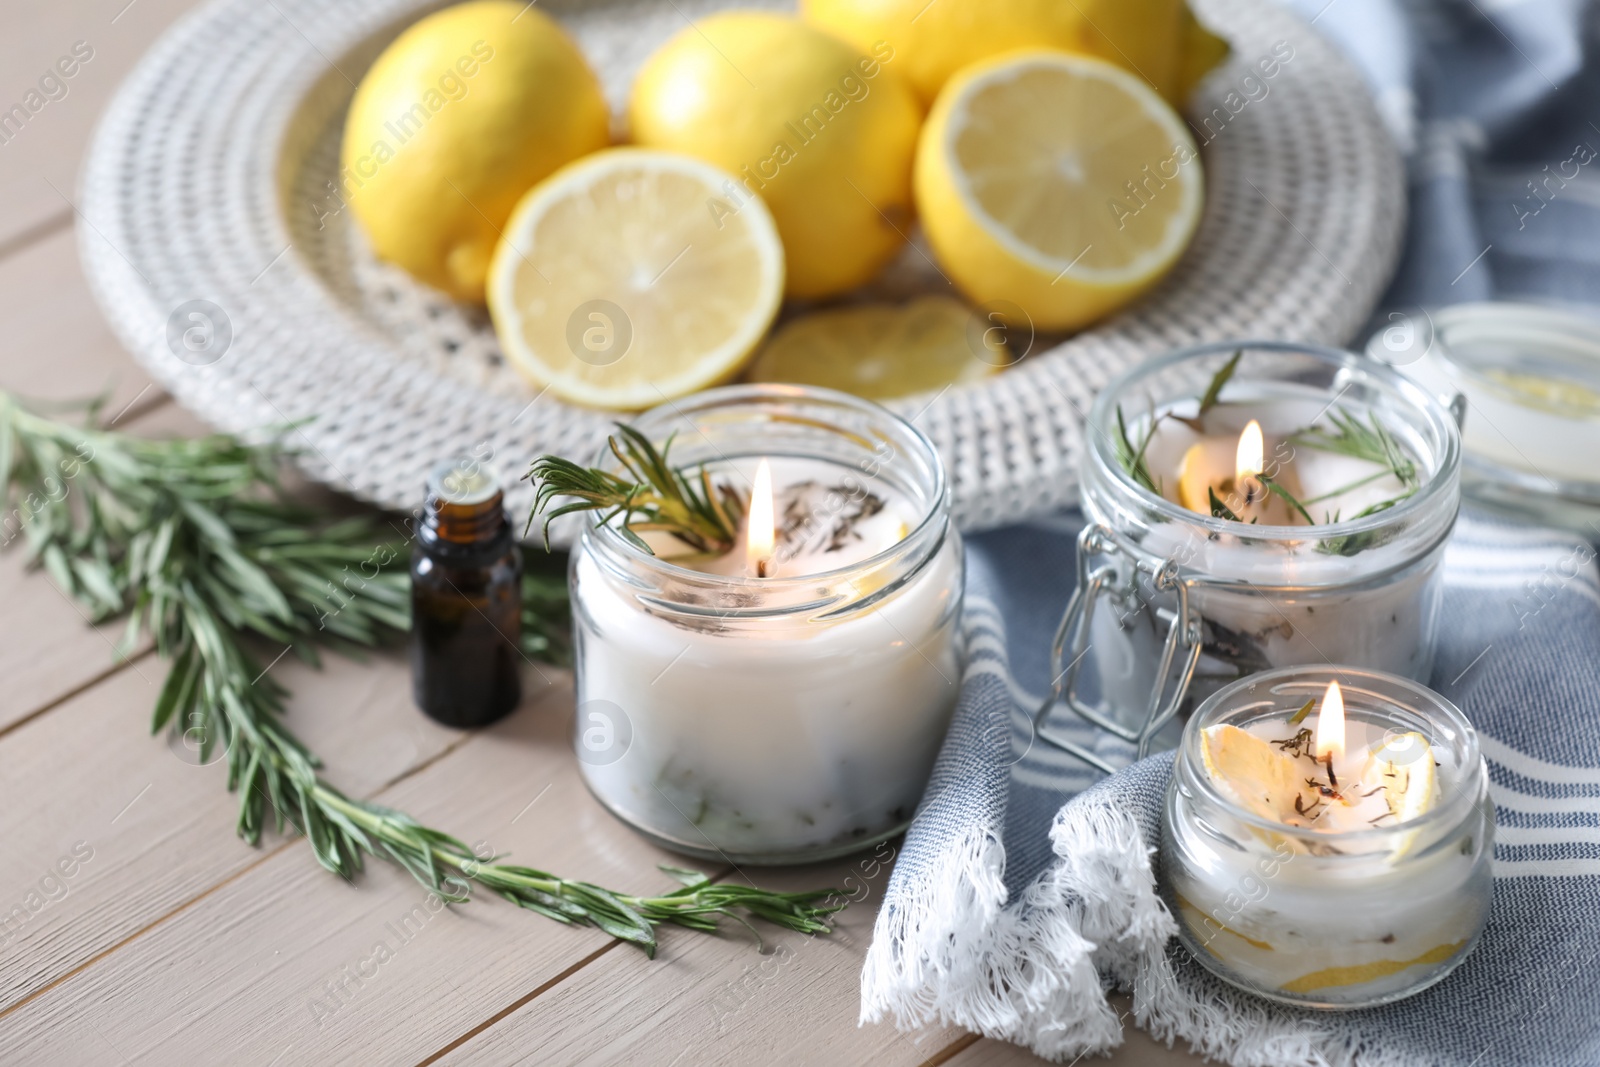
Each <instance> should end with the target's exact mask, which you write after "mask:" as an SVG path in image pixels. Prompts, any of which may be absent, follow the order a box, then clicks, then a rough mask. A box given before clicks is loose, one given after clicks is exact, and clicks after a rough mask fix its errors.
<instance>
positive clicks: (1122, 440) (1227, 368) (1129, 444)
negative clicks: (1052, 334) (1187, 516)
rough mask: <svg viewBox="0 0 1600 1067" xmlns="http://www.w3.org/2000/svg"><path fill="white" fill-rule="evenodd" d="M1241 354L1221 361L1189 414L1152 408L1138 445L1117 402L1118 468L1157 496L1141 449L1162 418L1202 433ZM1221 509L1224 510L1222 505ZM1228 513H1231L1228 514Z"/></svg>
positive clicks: (1158, 488)
mask: <svg viewBox="0 0 1600 1067" xmlns="http://www.w3.org/2000/svg"><path fill="white" fill-rule="evenodd" d="M1243 356H1244V349H1242V348H1241V349H1239V350H1237V351H1236V352H1234V354H1233V355H1232V357H1230V358H1229V360H1228V362H1226V363H1224V364H1223V365H1222V367H1221V368H1220V369H1218V371H1217V373H1215V374H1213V375H1212V376H1211V381H1210V382H1209V383H1208V384H1207V385H1206V391H1205V392H1204V393H1203V394H1202V395H1201V397H1200V403H1199V406H1198V407H1197V408H1196V409H1195V413H1194V414H1193V415H1174V414H1173V413H1172V412H1170V411H1163V412H1162V413H1161V414H1159V415H1157V414H1156V413H1155V411H1154V410H1152V411H1151V412H1150V416H1149V418H1148V419H1147V420H1146V423H1145V431H1144V436H1143V437H1142V438H1141V439H1140V440H1139V443H1138V445H1135V444H1134V443H1133V439H1132V438H1131V437H1130V436H1129V435H1128V424H1127V421H1126V420H1125V419H1124V418H1123V416H1122V405H1120V404H1119V405H1117V439H1116V440H1115V441H1114V442H1112V443H1113V444H1114V445H1115V446H1116V449H1117V461H1118V462H1119V463H1121V464H1122V469H1123V470H1124V471H1126V472H1127V474H1128V477H1130V478H1132V479H1133V480H1134V481H1135V482H1137V483H1139V484H1140V485H1142V486H1144V487H1145V488H1146V489H1148V490H1150V491H1151V492H1152V493H1154V494H1156V495H1157V496H1161V495H1163V494H1162V492H1161V482H1160V480H1159V479H1157V478H1156V477H1154V476H1153V475H1152V474H1151V473H1150V465H1149V464H1148V463H1146V462H1145V452H1146V451H1148V450H1149V448H1150V442H1151V441H1152V440H1154V439H1155V436H1156V429H1157V427H1159V426H1160V425H1161V420H1162V419H1173V420H1175V421H1177V422H1181V423H1183V424H1184V425H1185V426H1187V427H1189V429H1191V430H1193V431H1194V432H1195V433H1205V416H1206V413H1207V412H1209V411H1210V410H1211V409H1212V408H1214V407H1216V406H1217V404H1218V402H1219V401H1220V400H1221V399H1222V388H1223V386H1225V385H1227V384H1228V380H1229V379H1230V378H1232V377H1233V372H1234V371H1236V370H1238V369H1239V360H1240V359H1241V358H1243ZM1224 510H1227V509H1226V508H1224ZM1211 513H1212V516H1213V517H1216V518H1221V517H1222V516H1219V515H1218V514H1217V511H1216V508H1215V507H1213V508H1212V511H1211ZM1229 514H1230V515H1231V514H1232V513H1231V512H1230V513H1229Z"/></svg>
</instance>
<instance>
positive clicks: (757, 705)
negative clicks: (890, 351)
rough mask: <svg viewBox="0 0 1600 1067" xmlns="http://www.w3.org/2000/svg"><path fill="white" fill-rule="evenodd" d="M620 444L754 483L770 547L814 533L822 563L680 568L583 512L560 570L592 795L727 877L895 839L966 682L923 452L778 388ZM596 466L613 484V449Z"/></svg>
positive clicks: (738, 389) (682, 406) (837, 398)
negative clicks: (722, 867)
mask: <svg viewBox="0 0 1600 1067" xmlns="http://www.w3.org/2000/svg"><path fill="white" fill-rule="evenodd" d="M633 426H634V428H635V429H637V430H638V431H639V432H640V433H642V434H643V435H645V436H646V437H647V438H649V439H650V440H651V441H652V442H653V443H654V444H655V445H656V446H657V447H658V448H659V447H662V446H663V445H664V444H665V443H666V442H667V441H668V440H670V441H671V442H672V444H671V449H670V453H669V456H670V464H671V465H672V466H675V467H681V468H683V469H685V470H687V471H689V472H690V473H691V476H692V477H695V478H698V477H699V468H700V467H701V466H702V465H704V467H705V469H706V472H707V473H708V474H709V475H710V477H711V479H712V481H713V482H722V481H725V482H729V483H731V484H732V485H733V486H734V487H735V488H736V489H737V490H738V491H739V492H740V493H745V492H748V493H749V494H750V497H751V499H752V501H753V500H754V498H755V496H756V495H757V493H758V491H759V490H758V487H757V486H755V485H754V484H753V483H754V482H759V481H760V480H761V479H762V478H763V477H765V476H766V475H764V474H760V473H757V465H758V464H760V465H764V466H766V467H767V469H768V471H769V472H770V476H771V491H772V493H773V495H774V497H775V502H776V511H775V519H774V520H769V528H771V526H772V524H773V522H775V523H776V525H777V526H778V528H779V533H780V534H784V533H786V532H788V531H789V530H790V528H791V526H793V525H795V524H800V525H807V524H809V525H808V526H807V530H808V531H809V532H807V531H802V534H804V537H802V536H801V535H795V536H796V539H797V540H802V539H807V538H808V539H809V541H810V543H812V544H813V545H814V546H818V547H817V550H816V551H815V552H813V553H811V554H805V555H798V556H795V557H793V558H789V559H785V558H784V556H783V554H782V552H781V551H780V552H779V554H778V555H777V557H776V559H775V562H774V563H773V565H772V566H771V568H770V569H769V568H768V567H767V566H766V564H765V563H763V565H762V566H761V568H760V569H759V570H745V569H743V568H742V566H741V565H740V559H739V558H738V557H733V556H730V557H729V559H728V560H724V561H713V562H711V563H704V562H702V563H695V564H686V563H684V562H683V561H681V560H678V561H675V560H673V559H670V558H663V557H662V556H656V555H652V554H650V553H649V552H647V551H645V550H643V549H642V548H640V547H639V546H638V545H637V544H635V543H633V542H632V541H631V540H630V539H628V538H625V537H624V536H623V535H622V534H621V532H619V530H618V529H617V528H616V526H615V522H616V520H615V519H613V520H612V522H602V521H600V518H599V516H597V515H596V514H595V513H590V520H589V524H588V526H587V527H586V528H585V529H584V530H583V533H582V537H581V539H580V541H579V544H578V546H577V548H576V549H575V550H574V552H573V554H572V564H571V571H570V584H571V591H572V606H573V617H574V633H575V644H576V647H575V664H576V672H577V688H578V692H577V700H578V706H577V723H576V731H575V738H574V743H575V746H576V749H577V755H578V759H579V763H580V767H581V769H582V773H583V776H584V779H585V781H586V782H587V783H588V785H589V788H590V790H591V791H592V792H593V793H594V795H595V796H596V797H597V798H598V799H599V800H600V802H601V803H602V804H604V805H605V806H606V807H607V808H609V809H610V810H611V811H612V812H613V813H614V814H616V815H617V816H618V817H620V818H621V819H622V820H623V821H625V822H627V823H629V824H630V825H632V826H633V827H635V828H636V829H638V830H639V831H641V832H643V833H644V834H645V835H647V836H648V837H650V838H652V839H654V840H655V841H656V842H658V843H659V844H661V845H663V846H665V847H667V848H671V849H673V850H675V851H679V852H684V853H688V854H691V855H695V856H700V857H704V858H707V859H713V860H719V861H733V862H737V863H780V862H802V861H811V860H817V859H823V858H826V857H829V856H835V855H840V854H843V853H846V852H850V851H854V850H855V849H857V848H860V847H863V846H867V845H870V844H873V843H876V842H877V841H880V840H882V839H884V838H886V837H889V836H892V835H893V834H896V833H898V832H900V831H901V830H902V829H903V828H904V827H905V825H906V824H907V823H908V822H909V821H910V818H911V814H912V811H913V809H914V808H915V807H916V804H917V801H918V799H919V798H920V797H921V794H922V790H923V787H924V785H925V784H926V783H927V779H928V775H929V773H930V771H931V769H932V766H933V760H934V757H935V755H936V754H937V751H938V748H939V744H940V742H941V740H942V739H943V737H944V733H945V728H946V727H947V725H948V724H949V720H950V715H951V713H952V712H953V710H954V708H955V703H956V697H957V694H958V690H959V684H960V656H959V648H958V643H957V636H958V635H957V624H958V617H959V614H960V608H961V595H962V578H963V560H962V551H961V539H960V536H959V535H958V534H957V532H956V530H955V528H954V527H953V526H952V525H951V523H950V502H949V494H948V488H947V486H946V482H945V474H944V469H943V467H942V465H941V464H940V461H939V458H938V455H937V453H936V452H935V451H934V448H933V446H932V444H931V443H930V442H929V441H928V439H927V438H926V437H925V436H923V434H921V433H920V432H919V431H918V430H916V429H915V428H914V427H913V426H911V425H910V424H909V423H907V422H906V421H904V420H903V419H901V418H899V417H898V416H896V415H894V414H892V413H890V412H889V411H887V410H885V409H883V408H881V407H879V406H877V405H876V404H872V403H870V402H867V401H864V400H860V399H857V398H855V397H850V396H846V395H845V394H842V393H835V392H833V391H831V390H823V389H813V388H804V387H798V386H787V385H759V386H734V387H728V388H723V389H714V390H711V391H709V392H705V393H702V394H698V395H696V396H695V397H693V398H690V399H688V400H684V401H679V402H676V403H673V404H668V405H665V406H663V407H660V408H657V409H655V410H653V411H650V412H647V413H646V414H644V415H643V416H641V417H640V418H639V419H638V420H637V421H636V422H635V423H634V424H633ZM596 465H597V466H602V467H607V468H608V469H611V470H614V471H616V470H618V469H619V468H618V463H617V460H616V458H615V456H613V455H612V454H611V453H610V452H609V451H607V452H605V453H603V454H602V455H601V456H600V457H599V459H598V460H597V463H596ZM753 507H754V505H753V503H752V508H753ZM851 516H855V517H857V519H859V518H860V517H861V516H867V518H868V519H869V520H870V521H871V522H872V523H874V524H875V526H874V527H873V528H874V529H875V530H877V534H876V535H874V536H875V537H876V538H877V540H873V541H862V540H861V538H860V534H859V531H856V532H852V529H853V527H852V526H851V522H848V521H845V520H846V519H849V517H851ZM886 519H887V520H889V521H888V523H887V524H886V523H885V520H886ZM750 521H751V525H752V528H753V523H754V520H753V519H752V520H750ZM863 521H864V520H863ZM886 530H887V531H888V532H887V534H885V531H886ZM819 531H820V536H811V534H814V533H817V532H819Z"/></svg>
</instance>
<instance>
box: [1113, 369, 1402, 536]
mask: <svg viewBox="0 0 1600 1067" xmlns="http://www.w3.org/2000/svg"><path fill="white" fill-rule="evenodd" d="M1197 407H1198V405H1197V404H1195V403H1194V402H1193V401H1189V402H1185V403H1183V404H1175V405H1173V406H1172V408H1171V409H1170V410H1172V411H1173V412H1175V413H1176V414H1179V415H1190V414H1192V413H1193V412H1194V411H1195V410H1196V409H1197ZM1326 411H1327V405H1326V403H1325V402H1321V401H1320V399H1319V398H1311V397H1292V398H1275V399H1271V400H1260V401H1253V402H1248V403H1222V404H1218V405H1217V406H1216V407H1214V408H1212V409H1211V410H1210V411H1208V412H1206V415H1205V418H1204V420H1203V426H1204V429H1205V432H1204V433H1196V432H1195V431H1194V430H1193V429H1191V428H1190V427H1189V426H1188V425H1187V424H1185V423H1182V422H1178V421H1177V420H1176V419H1162V420H1161V421H1160V423H1159V424H1158V425H1157V427H1156V432H1155V436H1154V437H1152V438H1151V440H1150V445H1149V447H1148V448H1147V449H1146V451H1145V462H1146V465H1147V466H1148V467H1149V469H1150V472H1151V474H1153V475H1154V476H1155V477H1156V478H1157V479H1158V482H1157V484H1158V485H1159V486H1160V487H1161V493H1162V495H1163V496H1165V497H1166V498H1167V499H1168V500H1171V501H1172V502H1173V503H1178V504H1181V503H1182V502H1181V501H1180V500H1179V499H1178V481H1179V474H1180V472H1181V471H1182V470H1183V459H1184V456H1185V455H1187V454H1188V451H1189V449H1190V448H1191V447H1192V446H1193V445H1195V444H1198V443H1199V442H1201V441H1202V440H1205V439H1207V438H1219V439H1221V440H1223V441H1226V442H1232V443H1233V445H1234V447H1235V448H1237V443H1238V440H1239V435H1240V433H1242V432H1243V430H1244V428H1245V426H1246V425H1247V424H1248V423H1249V422H1250V421H1251V420H1252V419H1254V420H1256V421H1257V422H1259V423H1260V424H1261V429H1262V432H1263V434H1264V436H1265V438H1266V448H1265V456H1264V458H1265V467H1264V469H1265V470H1266V472H1267V473H1268V474H1269V475H1271V476H1273V477H1275V478H1277V479H1279V480H1281V481H1282V482H1283V483H1284V484H1285V487H1289V488H1290V491H1291V492H1293V493H1294V495H1295V496H1296V498H1297V499H1299V500H1300V501H1301V503H1304V504H1305V505H1306V510H1307V511H1309V512H1310V513H1311V516H1312V518H1314V519H1315V520H1316V521H1317V522H1318V523H1327V522H1335V521H1340V520H1344V519H1349V518H1351V517H1352V516H1354V515H1356V514H1359V513H1360V512H1361V511H1362V510H1363V509H1365V508H1368V507H1370V506H1372V505H1373V504H1377V503H1380V502H1382V501H1385V500H1392V499H1394V498H1395V497H1397V496H1399V495H1401V494H1402V493H1404V492H1405V486H1404V485H1402V484H1401V482H1400V480H1399V479H1398V478H1396V477H1395V476H1394V475H1393V473H1391V472H1389V471H1388V468H1386V467H1383V466H1380V465H1378V464H1376V463H1370V462H1368V461H1366V460H1364V459H1358V458H1356V457H1353V456H1346V455H1341V454H1339V453H1336V452H1325V451H1322V450H1320V449H1316V448H1312V447H1311V446H1309V445H1306V444H1296V443H1294V442H1293V441H1291V440H1290V437H1291V435H1293V434H1295V433H1296V432H1298V431H1301V430H1304V429H1306V428H1307V427H1308V426H1313V425H1315V426H1317V427H1319V428H1321V429H1325V430H1332V429H1333V427H1332V425H1331V424H1330V423H1329V422H1328V421H1327V415H1326ZM1319 416H1320V418H1319ZM1137 433H1138V434H1142V433H1143V428H1142V426H1141V427H1140V428H1139V429H1138V431H1137ZM1224 451H1227V450H1224ZM1229 454H1231V452H1230V453H1229ZM1224 473H1225V474H1227V475H1229V476H1231V475H1232V473H1233V472H1232V471H1231V470H1230V471H1225V472H1224ZM1369 479H1370V480H1369ZM1218 495H1219V496H1222V495H1223V494H1220V493H1219V494H1218ZM1272 512H1273V514H1274V515H1283V516H1286V517H1287V518H1286V521H1285V520H1283V519H1274V520H1273V521H1278V522H1280V523H1281V524H1283V525H1301V524H1302V523H1304V521H1305V520H1304V519H1303V518H1301V517H1299V515H1298V514H1297V513H1295V512H1293V511H1292V510H1291V509H1288V508H1286V507H1284V506H1283V505H1282V504H1281V503H1275V504H1274V506H1273V509H1272ZM1206 514H1208V515H1209V514H1210V512H1209V511H1208V512H1206ZM1262 521H1266V520H1262Z"/></svg>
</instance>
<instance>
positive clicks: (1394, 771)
mask: <svg viewBox="0 0 1600 1067" xmlns="http://www.w3.org/2000/svg"><path fill="white" fill-rule="evenodd" d="M1362 780H1363V781H1364V782H1373V783H1380V784H1382V786H1383V799H1384V802H1385V803H1387V804H1388V805H1389V813H1390V814H1391V815H1393V816H1394V819H1395V823H1404V822H1408V821H1409V820H1411V819H1415V818H1417V817H1418V816H1420V815H1422V814H1424V813H1426V812H1428V811H1431V810H1432V809H1433V807H1434V805H1436V804H1437V803H1438V802H1439V775H1438V771H1437V768H1436V765H1435V764H1434V761H1433V748H1432V747H1431V746H1430V745H1429V744H1428V740H1427V738H1425V737H1423V736H1422V735H1421V734H1419V733H1417V732H1416V731H1414V730H1412V731H1407V732H1406V733H1403V734H1397V735H1391V736H1389V737H1387V738H1385V739H1384V743H1383V744H1382V745H1381V746H1379V747H1378V748H1376V749H1374V750H1373V752H1372V755H1371V756H1369V757H1368V758H1367V768H1366V771H1365V772H1364V773H1363V774H1362ZM1390 825H1393V824H1390ZM1416 837H1417V835H1416V832H1415V831H1413V832H1411V833H1407V834H1401V835H1400V836H1399V837H1398V838H1397V839H1396V844H1395V850H1394V855H1393V857H1392V858H1396V859H1397V858H1399V857H1400V856H1403V855H1405V854H1406V853H1407V852H1409V851H1411V848H1412V846H1413V845H1414V844H1415V843H1416Z"/></svg>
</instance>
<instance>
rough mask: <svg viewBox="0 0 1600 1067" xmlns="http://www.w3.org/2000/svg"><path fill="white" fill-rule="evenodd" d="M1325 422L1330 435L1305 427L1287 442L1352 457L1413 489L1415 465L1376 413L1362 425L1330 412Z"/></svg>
mask: <svg viewBox="0 0 1600 1067" xmlns="http://www.w3.org/2000/svg"><path fill="white" fill-rule="evenodd" d="M1328 421H1329V422H1331V423H1333V427H1334V428H1333V430H1331V431H1330V430H1325V429H1322V428H1321V427H1308V428H1307V429H1304V430H1301V431H1299V432H1298V433H1295V434H1293V435H1291V436H1290V438H1289V440H1290V441H1291V443H1293V444H1297V445H1305V446H1306V447H1307V448H1314V449H1317V450H1318V451H1322V452H1335V453H1338V454H1339V455H1343V456H1352V457H1354V458H1356V459H1364V460H1366V461H1367V462H1368V463H1374V464H1377V465H1378V466H1380V467H1386V468H1388V470H1389V472H1390V473H1391V474H1393V475H1394V476H1395V478H1396V479H1398V480H1399V482H1400V484H1401V485H1404V486H1407V487H1408V488H1412V489H1415V488H1416V485H1417V465H1416V464H1415V463H1414V462H1412V461H1411V460H1410V459H1409V458H1407V457H1406V454H1405V450H1404V449H1402V448H1401V447H1400V443H1399V442H1398V441H1396V440H1395V439H1394V435H1393V434H1391V433H1390V432H1389V431H1388V430H1387V429H1385V428H1384V425H1383V423H1381V422H1379V421H1378V416H1377V414H1376V413H1375V412H1374V413H1370V414H1369V415H1368V421H1367V422H1362V421H1361V419H1360V418H1358V417H1357V416H1355V415H1350V414H1345V413H1343V412H1340V411H1337V410H1335V411H1329V412H1328Z"/></svg>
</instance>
